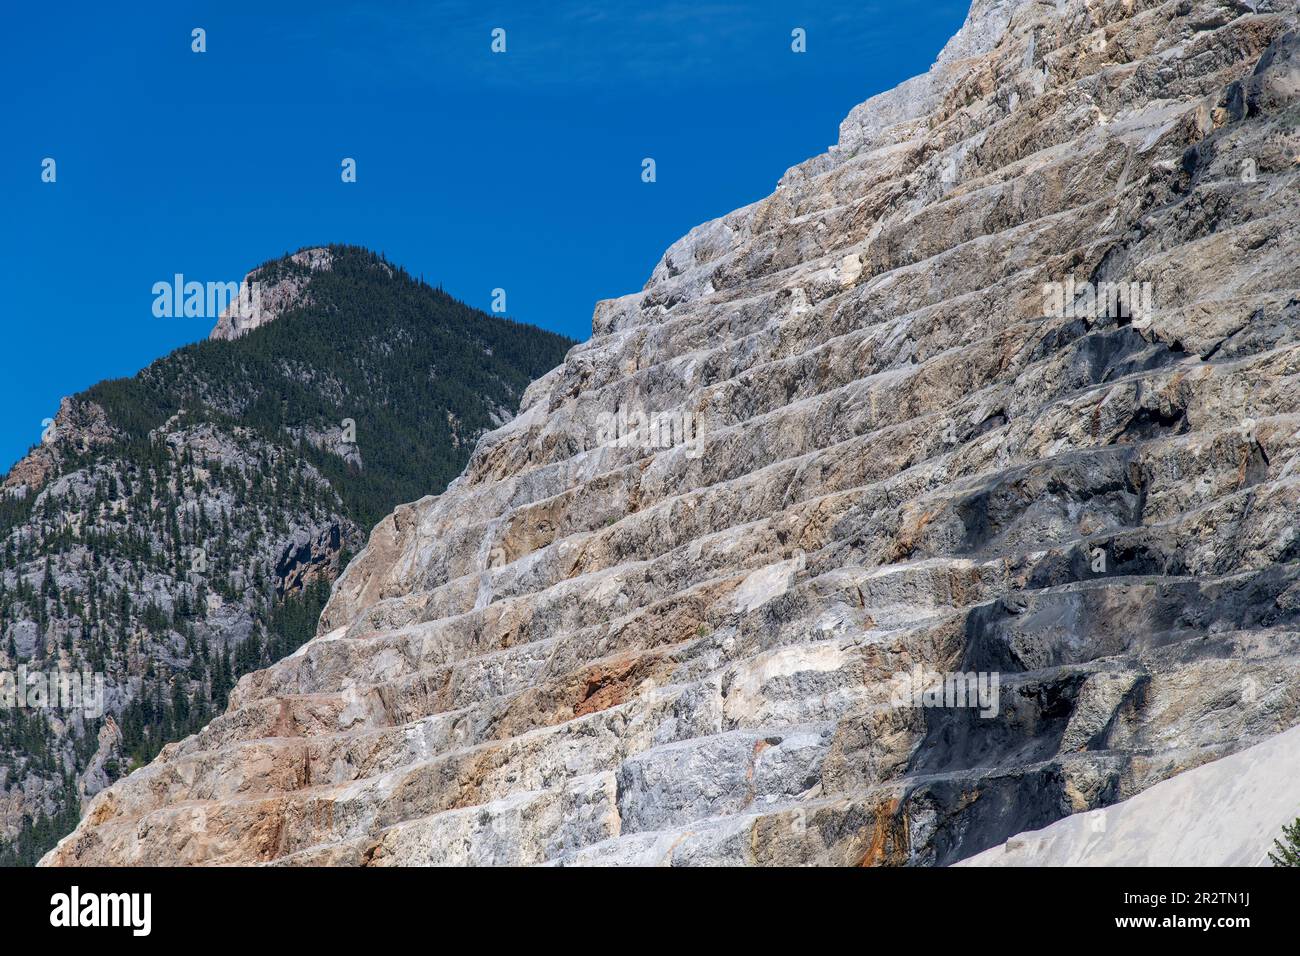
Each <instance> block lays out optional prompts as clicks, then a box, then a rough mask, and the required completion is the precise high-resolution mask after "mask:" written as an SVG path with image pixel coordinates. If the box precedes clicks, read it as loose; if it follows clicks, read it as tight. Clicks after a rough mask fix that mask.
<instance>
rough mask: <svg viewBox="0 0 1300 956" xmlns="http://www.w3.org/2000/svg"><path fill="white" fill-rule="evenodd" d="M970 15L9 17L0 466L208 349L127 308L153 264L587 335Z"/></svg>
mask: <svg viewBox="0 0 1300 956" xmlns="http://www.w3.org/2000/svg"><path fill="white" fill-rule="evenodd" d="M967 6H968V4H967V3H966V2H965V0H937V2H926V3H918V2H912V0H899V2H893V3H876V2H859V3H852V4H846V3H844V2H842V0H840V2H832V0H825V2H806V3H777V2H755V3H711V2H707V0H702V2H695V3H691V2H674V3H659V2H655V0H638V2H635V3H633V2H619V3H609V4H606V5H600V4H592V3H579V2H565V0H557V2H554V3H539V2H536V0H533V2H526V3H525V2H513V3H495V4H494V3H491V2H485V3H473V2H464V3H423V4H398V3H387V4H385V3H378V2H358V3H345V2H329V0H323V2H322V0H317V2H311V3H297V2H273V0H263V2H259V3H242V2H231V0H223V2H220V3H182V2H170V3H129V4H93V5H92V4H89V3H86V4H82V3H76V4H72V5H66V4H39V3H35V4H33V3H16V4H12V5H10V6H9V7H7V9H6V11H5V14H4V19H5V24H4V31H3V35H2V36H0V103H2V104H3V126H4V137H3V146H2V147H0V280H2V281H3V298H2V299H0V302H2V303H3V304H2V305H0V308H2V309H3V319H4V326H5V327H4V340H3V343H4V344H3V347H2V348H0V352H2V353H3V355H4V360H3V361H4V365H3V371H4V374H3V376H0V400H2V401H3V408H4V415H3V418H2V419H0V421H3V427H2V428H0V470H3V469H7V468H8V467H9V465H11V464H12V463H13V462H14V461H15V460H16V459H17V458H18V457H20V456H21V455H22V454H23V453H24V452H25V451H26V449H27V448H28V446H30V445H31V444H32V443H33V442H35V441H36V440H38V438H39V436H40V431H41V425H40V422H41V419H42V418H45V417H46V416H49V415H53V413H54V411H55V410H56V408H57V406H58V400H59V398H60V397H61V396H63V395H67V394H71V393H73V392H76V391H78V390H80V389H82V388H85V387H87V386H89V385H91V384H93V383H94V382H96V381H98V380H100V379H103V378H110V377H115V376H121V375H129V374H131V373H133V372H135V371H136V370H138V369H139V368H141V367H143V366H144V365H146V364H148V363H149V362H150V361H151V360H152V359H154V358H157V357H158V356H160V355H164V354H166V353H167V352H169V351H170V350H172V349H173V348H176V347H177V346H179V345H182V344H184V343H187V342H192V341H195V340H197V339H201V338H203V337H204V336H206V335H207V333H208V331H209V328H210V326H211V324H212V323H211V321H210V320H207V319H193V318H191V319H183V318H173V319H159V318H155V317H154V316H153V314H152V310H151V307H152V303H153V296H152V293H151V291H150V290H151V287H152V285H153V283H155V282H157V281H160V280H168V279H170V278H171V276H172V275H173V274H174V273H177V272H181V273H184V274H185V276H186V277H187V278H188V279H198V280H200V281H208V280H214V281H225V280H237V279H239V278H240V277H242V276H243V275H244V273H246V272H247V271H248V270H249V269H250V268H252V267H253V266H254V265H256V264H258V263H260V262H262V261H264V260H266V259H269V258H271V257H273V256H276V255H279V254H281V253H283V252H286V251H291V250H294V249H298V248H300V247H302V246H305V245H315V244H324V243H328V242H347V243H355V244H359V245H364V246H368V247H370V248H373V249H377V250H381V251H383V252H384V253H386V254H387V255H388V257H389V258H390V259H392V260H394V261H396V262H398V263H401V264H402V265H404V266H406V267H407V268H408V269H409V270H410V271H411V272H413V273H415V274H417V275H419V274H423V275H424V277H425V278H426V279H427V280H429V281H430V282H432V283H434V284H437V283H438V282H441V283H442V284H443V285H444V287H445V288H447V290H448V291H450V292H451V293H452V294H454V295H456V296H458V297H460V298H462V299H464V300H465V301H467V302H469V303H471V304H472V305H476V306H479V307H480V308H484V309H486V308H489V307H490V302H491V293H492V289H493V288H496V287H502V288H504V289H506V291H507V295H508V306H509V313H510V314H511V315H512V316H513V317H514V318H518V319H521V320H523V321H528V322H535V323H537V324H539V325H542V326H545V327H547V328H551V329H555V330H557V331H560V332H564V333H566V334H568V335H571V336H573V337H575V338H586V337H587V336H588V335H589V334H590V331H591V326H590V322H591V311H592V307H593V305H594V304H595V301H596V300H597V299H600V298H606V297H609V296H614V295H621V294H623V293H626V292H630V291H634V290H636V289H639V288H640V287H641V286H642V285H643V284H644V282H645V280H646V278H647V277H648V275H649V273H650V270H651V269H652V268H653V266H654V264H655V262H656V261H657V260H658V258H659V256H660V254H661V253H662V252H663V250H664V249H665V248H666V247H667V246H668V245H669V244H670V243H671V242H672V241H673V240H675V239H677V238H678V237H679V236H681V235H682V234H683V233H685V232H686V231H687V230H689V229H690V228H691V227H692V226H695V225H697V224H698V223H700V222H704V221H705V220H708V219H710V218H713V217H715V216H718V215H721V214H723V213H726V212H728V211H730V210H731V209H734V208H736V207H737V206H741V205H744V204H746V203H749V202H752V201H753V200H755V199H759V198H761V197H763V196H765V195H767V194H768V193H769V192H770V191H771V190H772V188H773V187H774V186H775V184H776V182H777V180H778V179H779V178H780V176H781V174H782V173H783V172H784V171H785V170H786V169H787V168H788V167H790V166H792V165H794V164H795V163H798V162H800V161H802V160H803V159H806V158H807V157H809V156H811V155H814V154H816V153H819V152H821V151H823V150H824V149H825V148H826V147H827V146H828V145H830V144H831V143H833V142H834V141H835V138H836V132H837V127H838V124H839V121H840V120H841V119H842V118H843V117H844V115H845V114H847V112H848V111H849V109H850V108H851V107H852V106H854V105H855V104H857V103H859V102H861V101H862V100H864V99H866V98H867V97H868V96H870V95H871V94H873V93H876V92H879V91H881V90H883V89H887V88H889V87H891V86H893V85H895V84H896V83H898V82H899V81H901V80H903V79H906V78H907V77H909V76H912V75H914V74H916V73H919V72H922V71H924V70H925V69H927V68H928V67H929V65H930V63H931V62H932V61H933V59H934V56H935V54H936V53H937V52H938V51H939V49H940V48H941V47H942V45H943V43H944V42H945V41H946V40H947V39H948V37H949V36H951V35H952V34H953V33H954V32H955V31H956V30H957V28H958V27H959V26H960V25H961V22H962V20H963V19H964V17H965V12H966V8H967ZM194 27H203V28H204V29H205V30H206V31H207V52H206V53H203V54H196V53H193V52H191V49H190V47H191V38H190V37H191V30H192V29H193V28H194ZM494 27H501V28H503V29H505V30H506V43H507V52H506V53H505V54H499V55H494V54H493V53H492V52H491V50H490V43H491V31H492V29H493V28H494ZM795 27H803V28H804V29H805V30H806V31H807V53H804V54H795V53H792V52H791V49H790V42H791V40H790V32H791V30H792V29H793V28H795ZM647 156H649V157H653V158H654V159H655V161H656V164H657V173H658V181H657V182H655V183H653V184H646V183H643V182H642V181H641V160H642V159H643V158H644V157H647ZM45 157H52V158H54V159H55V160H56V161H57V164H58V166H57V172H58V181H57V182H56V183H55V184H52V185H50V184H45V183H42V182H41V161H42V159H44V158H45ZM343 157H354V158H355V159H356V161H357V172H358V176H357V180H358V181H357V182H356V183H355V184H344V183H343V182H341V180H340V176H339V173H340V162H341V160H342V159H343Z"/></svg>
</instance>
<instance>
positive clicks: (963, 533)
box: [45, 0, 1300, 865]
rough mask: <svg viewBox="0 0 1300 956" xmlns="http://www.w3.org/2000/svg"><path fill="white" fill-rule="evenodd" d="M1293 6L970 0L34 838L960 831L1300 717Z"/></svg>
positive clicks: (1065, 803) (696, 839)
mask: <svg viewBox="0 0 1300 956" xmlns="http://www.w3.org/2000/svg"><path fill="white" fill-rule="evenodd" d="M1296 20H1297V18H1296V12H1295V7H1294V3H1293V0H1288V2H1287V3H1280V2H1270V0H1260V2H1259V3H1256V4H1254V5H1252V6H1247V5H1245V4H1242V3H1217V2H1205V0H1173V2H1167V3H1157V2H1146V3H1144V2H1141V0H1130V2H1118V0H1117V2H1102V3H1090V4H1084V3H1079V2H1060V3H1050V2H1036V0H1014V2H992V3H987V2H977V3H976V4H975V6H974V8H973V9H972V11H971V14H970V17H969V18H968V21H967V23H966V25H965V26H964V27H963V28H962V30H961V32H960V33H959V34H958V35H957V36H956V37H955V38H954V39H953V40H952V41H951V42H950V43H949V44H948V46H947V47H946V48H945V50H944V52H943V53H942V54H941V56H940V58H939V60H938V62H937V64H936V65H935V66H934V67H933V68H932V69H931V70H930V71H929V73H927V74H926V75H925V76H923V77H919V78H917V79H914V80H911V81H909V82H907V83H904V84H902V85H901V86H900V87H898V88H897V89H895V90H893V91H890V92H888V93H885V94H882V95H881V96H878V97H875V98H873V99H871V100H869V101H867V103H865V104H863V105H862V106H861V107H859V108H857V109H855V110H854V111H853V112H852V113H851V114H850V116H849V117H848V119H847V120H846V121H845V123H844V124H843V126H842V128H841V131H840V141H839V144H838V145H837V146H836V147H834V148H832V149H831V150H830V151H829V152H828V153H826V154H824V155H822V156H819V157H816V158H814V159H811V160H809V161H807V162H806V163H803V164H801V165H800V166H797V167H795V168H793V169H791V170H790V171H789V172H787V173H786V175H785V176H784V177H783V178H782V180H781V182H780V184H779V185H778V187H777V189H776V191H775V192H774V193H773V194H772V195H771V196H769V197H768V198H766V199H763V200H761V201H759V202H757V203H754V204H753V205H751V206H747V207H745V208H743V209H740V210H737V211H736V212H733V213H731V214H730V215H727V216H724V217H722V218H721V219H718V220H716V221H713V222H710V223H706V224H704V225H702V226H699V227H697V228H696V229H693V230H691V232H690V233H689V234H688V235H687V236H685V237H684V238H683V239H681V240H680V241H679V242H677V243H675V244H674V245H673V246H672V247H671V248H670V249H669V250H668V251H667V253H666V254H665V256H664V258H663V260H662V261H661V262H660V264H659V265H658V267H657V268H656V269H655V271H654V273H653V275H652V276H651V278H650V281H649V282H648V283H647V284H646V286H645V288H644V289H643V290H642V291H641V292H638V293H635V294H632V295H627V296H624V297H622V298H619V299H615V300H611V301H606V302H602V303H600V304H599V305H598V306H597V308H596V312H595V316H594V319H593V330H594V335H593V337H592V338H591V339H590V340H589V341H588V342H586V343H583V344H582V345H579V346H577V347H575V348H574V349H572V350H571V351H570V352H569V354H568V356H567V357H566V359H565V361H564V363H563V365H561V366H560V367H559V368H556V369H555V370H553V371H552V372H550V373H548V374H546V375H544V376H543V377H542V378H540V379H539V380H538V381H536V382H534V383H533V385H532V386H531V387H530V388H529V390H528V391H527V393H526V394H525V396H524V399H523V402H522V406H521V411H520V414H519V416H518V417H517V418H515V419H514V420H513V421H512V422H510V423H509V424H507V425H505V426H504V427H502V428H500V429H498V430H496V431H494V432H490V433H489V434H487V435H486V436H485V437H483V438H482V439H481V440H480V441H479V443H478V445H477V448H476V450H475V452H474V454H473V456H472V458H471V461H470V464H469V466H468V468H467V469H466V471H465V473H464V474H463V475H462V476H461V477H460V478H459V479H457V480H456V481H455V482H453V484H452V485H451V486H450V487H449V488H448V489H447V490H446V492H445V493H443V494H442V495H440V496H437V497H429V498H424V499H422V500H420V501H417V502H415V503H413V504H409V505H405V506H402V507H400V508H398V509H397V510H396V511H395V512H393V513H392V514H391V515H390V516H388V517H387V518H385V519H384V520H383V521H381V522H380V523H379V524H378V526H376V528H375V529H374V531H373V532H372V533H371V536H370V540H369V544H368V546H367V547H366V549H365V550H364V551H363V552H362V553H361V554H360V555H358V557H357V558H356V559H355V560H354V561H353V562H352V564H351V565H350V566H349V567H348V569H347V571H346V572H345V573H344V575H343V576H342V577H341V578H340V580H339V582H338V583H337V585H336V586H335V589H334V593H333V596H332V598H331V600H330V603H329V605H328V606H327V607H326V609H325V611H324V613H323V615H322V617H321V623H320V628H319V632H318V636H317V637H316V638H315V639H314V640H312V641H311V642H310V643H308V644H307V645H305V646H304V647H303V648H302V649H301V650H299V651H298V652H297V653H296V654H294V655H293V656H291V657H289V658H287V659H285V660H283V661H281V662H279V663H278V664H275V665H274V666H272V667H269V668H267V669H265V670H262V671H259V672H256V673H253V674H250V675H247V676H246V677H244V678H243V679H241V681H240V682H239V685H238V687H237V688H236V690H235V692H234V693H233V694H232V697H231V702H230V707H229V709H228V711H227V712H226V713H225V714H224V715H222V716H221V717H218V718H216V719H215V720H213V721H212V722H211V723H210V724H209V725H208V726H207V727H206V728H205V729H204V730H202V731H201V732H200V733H198V734H196V735H195V736H193V737H190V738H188V739H186V740H184V741H182V742H180V743H178V744H173V745H170V746H168V747H167V748H165V750H164V751H163V753H162V754H161V756H160V757H159V758H158V759H157V760H156V761H155V762H154V763H153V764H151V765H149V766H148V767H145V768H144V769H142V770H140V771H137V772H136V773H133V774H132V775H130V776H129V777H127V778H125V779H124V780H121V781H119V782H118V783H116V784H115V785H114V786H113V787H111V788H109V789H108V790H105V791H103V792H102V793H100V794H99V795H98V796H97V797H96V798H95V799H94V800H93V801H92V802H91V804H90V806H89V807H88V810H87V813H86V815H85V818H84V819H83V821H82V823H81V825H80V826H79V827H78V829H77V830H76V831H75V832H74V833H73V834H72V835H71V836H69V837H68V838H66V839H65V840H64V841H63V842H62V843H60V844H59V846H58V847H57V848H56V849H55V850H54V851H52V852H51V854H49V855H48V856H47V857H46V859H45V862H46V863H49V864H76V863H84V864H132V863H144V864H164V863H248V862H266V863H277V864H353V865H394V864H461V863H501V864H504V863H518V864H537V863H547V864H592V863H611V864H612V863H656V864H665V863H672V864H678V865H683V864H709V863H743V864H780V863H817V864H919V865H925V864H947V863H951V862H955V861H957V860H960V859H963V858H966V857H969V856H972V855H974V854H976V853H978V852H980V851H982V850H985V849H987V848H989V847H993V846H996V845H998V844H1000V843H1002V842H1003V841H1005V840H1007V839H1008V838H1009V837H1012V836H1014V835H1015V834H1016V833H1019V832H1022V831H1025V830H1031V829H1036V828H1041V827H1044V826H1046V825H1048V824H1050V823H1052V822H1054V821H1056V820H1058V819H1061V818H1062V817H1065V816H1068V815H1070V814H1074V813H1079V812H1081V811H1088V810H1092V809H1094V808H1097V807H1103V806H1107V805H1110V804H1113V803H1116V802H1117V801H1120V800H1123V799H1126V798H1128V797H1130V796H1132V795H1134V794H1137V793H1139V792H1141V791H1143V790H1145V789H1146V788H1148V787H1150V786H1152V785H1153V784H1156V783H1158V782H1159V781H1161V780H1164V779H1166V778H1169V777H1171V776H1172V775H1175V774H1177V773H1179V772H1181V771H1183V770H1186V769H1189V768H1192V767H1195V766H1197V765H1200V764H1203V763H1206V762H1208V761H1211V760H1214V759H1216V758H1220V757H1223V756H1225V755H1227V754H1230V753H1232V752H1234V751H1236V750H1238V749H1240V748H1243V747H1246V746H1248V745H1250V744H1252V743H1256V742H1259V741H1261V740H1265V739H1267V738H1269V737H1271V736H1273V735H1275V734H1278V733H1280V732H1282V731H1284V730H1286V729H1287V728H1289V727H1291V726H1293V725H1295V724H1296V723H1300V681H1298V680H1297V676H1300V564H1298V563H1297V561H1298V560H1300V534H1298V533H1297V528H1296V522H1295V519H1294V515H1295V514H1296V511H1297V503H1298V501H1300V483H1298V479H1297V476H1296V474H1295V467H1294V466H1295V464H1296V462H1297V458H1298V456H1300V414H1298V413H1297V408H1296V396H1297V394H1300V392H1298V391H1297V387H1298V386H1300V381H1298V380H1297V379H1298V378H1300V343H1298V342H1297V339H1296V331H1297V329H1298V328H1300V300H1298V298H1297V293H1296V289H1297V288H1298V287H1300V282H1297V279H1298V278H1300V256H1297V254H1296V253H1297V250H1300V242H1298V238H1300V237H1298V230H1300V216H1297V183H1298V181H1300V168H1298V167H1297V165H1296V156H1297V152H1298V151H1297V150H1296V139H1295V136H1296V130H1297V123H1298V121H1300V99H1298V98H1297V93H1296V80H1297V66H1296V59H1295V57H1296V54H1297V43H1298V41H1297V37H1296V33H1295V29H1296ZM1067 280H1069V281H1074V282H1077V283H1078V286H1076V287H1075V289H1074V290H1072V291H1071V293H1070V294H1069V296H1068V298H1069V300H1070V301H1069V302H1068V303H1067V305H1069V306H1070V307H1069V308H1066V309H1053V308H1050V307H1049V305H1048V303H1046V302H1045V291H1044V287H1045V286H1048V287H1049V288H1051V284H1052V283H1058V284H1064V283H1066V282H1067ZM1086 283H1092V284H1093V286H1089V287H1088V288H1093V287H1095V286H1098V285H1105V284H1114V283H1118V284H1124V285H1125V287H1128V285H1129V284H1137V285H1138V286H1143V287H1145V288H1149V289H1150V290H1153V292H1154V296H1153V299H1154V304H1153V306H1152V307H1150V308H1147V307H1146V306H1145V305H1142V304H1141V303H1140V302H1138V301H1125V302H1123V303H1116V305H1115V307H1114V308H1106V309H1096V308H1092V309H1089V308H1082V307H1080V308H1075V305H1076V304H1077V303H1076V297H1075V294H1074V293H1075V292H1077V291H1078V289H1079V288H1082V287H1084V285H1085V284H1086ZM1147 283H1149V284H1150V285H1149V286H1144V285H1143V284H1147ZM1084 298H1086V297H1084ZM1141 298H1142V297H1141V296H1139V297H1138V299H1139V300H1140V299H1141ZM652 421H653V422H654V423H655V425H656V426H657V427H654V428H652V427H650V422H652ZM665 426H666V427H665ZM629 432H635V434H632V436H631V438H630V439H629V438H628V433H629ZM665 434H667V436H668V437H667V438H666V439H665ZM918 667H924V668H926V669H928V670H930V671H936V672H940V673H949V672H972V673H979V674H985V675H996V676H998V677H999V678H1000V691H999V694H998V696H997V699H996V704H997V706H996V707H995V708H993V710H994V711H995V713H992V714H988V715H986V716H981V713H982V711H980V710H977V709H974V708H971V707H961V706H935V707H914V706H899V705H898V700H897V696H896V693H897V686H898V675H900V674H902V675H905V674H910V673H913V672H914V671H915V669H916V668H918ZM984 713H987V712H984Z"/></svg>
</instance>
